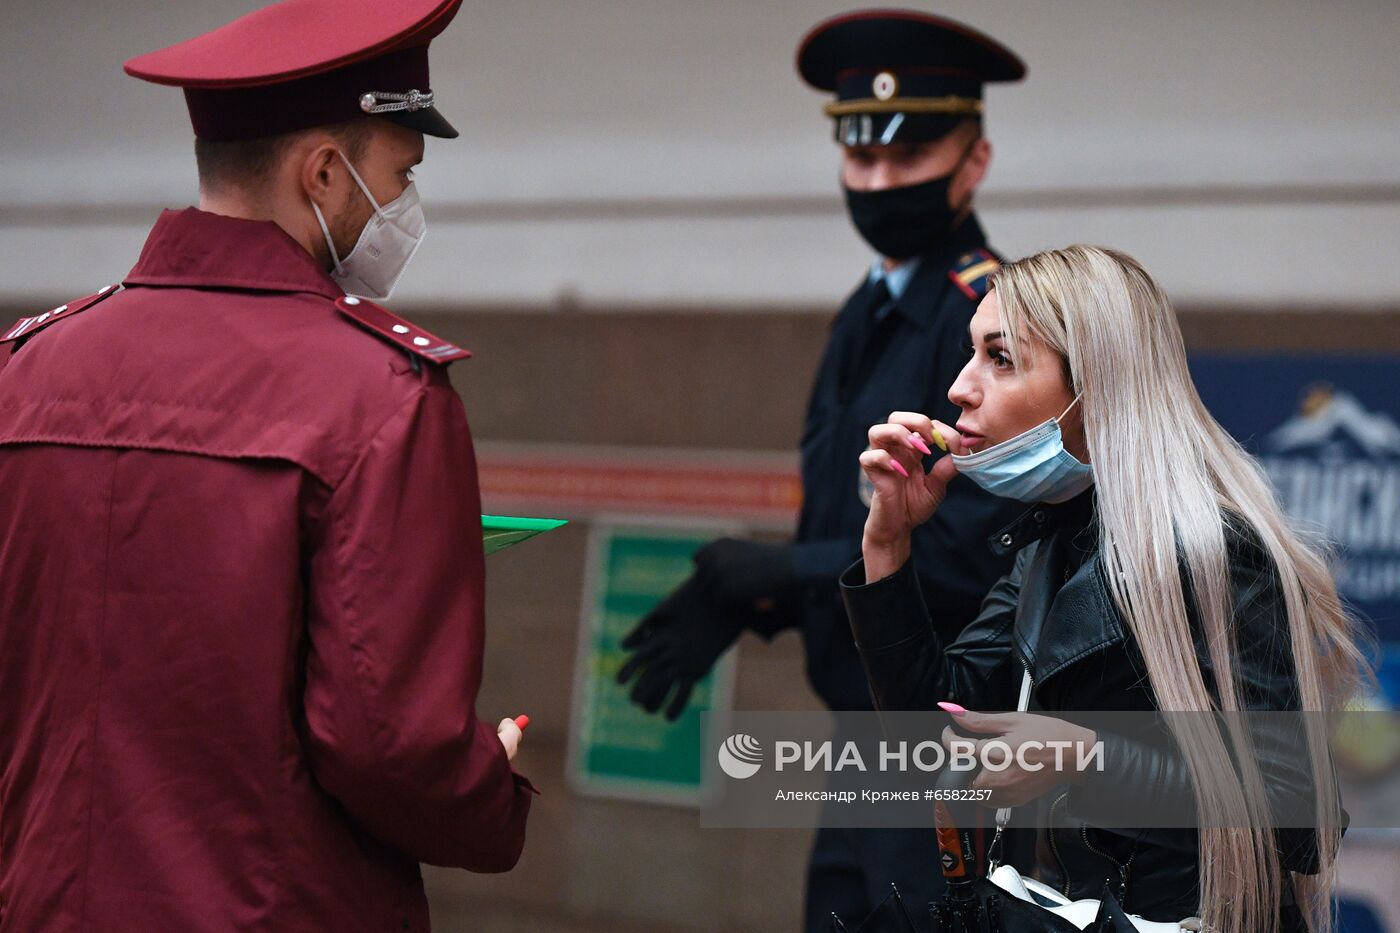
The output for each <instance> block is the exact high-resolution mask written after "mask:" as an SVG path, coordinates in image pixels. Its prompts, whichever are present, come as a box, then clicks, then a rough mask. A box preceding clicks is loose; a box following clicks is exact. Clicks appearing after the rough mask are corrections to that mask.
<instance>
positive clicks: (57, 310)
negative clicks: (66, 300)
mask: <svg viewBox="0 0 1400 933" xmlns="http://www.w3.org/2000/svg"><path fill="white" fill-rule="evenodd" d="M67 310H68V306H67V305H59V306H58V307H57V308H54V309H53V310H52V311H50V312H49V313H50V314H62V313H63V312H64V311H67Z"/></svg>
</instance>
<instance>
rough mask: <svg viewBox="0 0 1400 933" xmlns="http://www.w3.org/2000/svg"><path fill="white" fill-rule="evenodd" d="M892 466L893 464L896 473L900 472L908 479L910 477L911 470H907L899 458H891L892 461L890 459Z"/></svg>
mask: <svg viewBox="0 0 1400 933" xmlns="http://www.w3.org/2000/svg"><path fill="white" fill-rule="evenodd" d="M890 466H891V467H892V468H893V469H894V471H895V472H896V473H898V474H899V475H900V476H902V477H904V478H905V479H908V478H909V471H908V470H906V469H904V465H903V464H901V463H900V462H899V461H898V460H891V461H890Z"/></svg>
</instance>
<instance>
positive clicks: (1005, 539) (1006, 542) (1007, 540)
mask: <svg viewBox="0 0 1400 933" xmlns="http://www.w3.org/2000/svg"><path fill="white" fill-rule="evenodd" d="M1015 540H1016V539H1015V538H1013V537H1011V535H1002V536H1001V545H1002V547H1011V542H1012V541H1015Z"/></svg>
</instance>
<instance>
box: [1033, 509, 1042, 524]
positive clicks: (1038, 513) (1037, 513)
mask: <svg viewBox="0 0 1400 933" xmlns="http://www.w3.org/2000/svg"><path fill="white" fill-rule="evenodd" d="M1031 518H1033V519H1035V521H1036V524H1038V525H1043V524H1045V510H1044V509H1036V510H1035V514H1034V515H1032V516H1031Z"/></svg>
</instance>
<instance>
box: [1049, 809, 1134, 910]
mask: <svg viewBox="0 0 1400 933" xmlns="http://www.w3.org/2000/svg"><path fill="white" fill-rule="evenodd" d="M1079 838H1080V839H1082V840H1083V841H1084V848H1086V849H1088V850H1089V851H1090V852H1093V853H1094V854H1095V855H1097V856H1099V857H1100V858H1102V859H1107V860H1108V863H1109V864H1110V865H1112V866H1113V867H1114V868H1116V869H1118V906H1119V907H1122V908H1123V909H1124V910H1127V909H1128V872H1129V870H1130V869H1131V868H1132V865H1133V856H1134V855H1137V847H1136V846H1135V847H1134V848H1133V851H1132V853H1131V854H1130V855H1129V856H1128V860H1127V861H1126V862H1119V861H1118V860H1117V859H1116V858H1114V857H1113V856H1111V855H1109V854H1108V853H1107V852H1104V851H1102V850H1100V849H1099V848H1098V847H1097V846H1095V845H1094V844H1093V843H1092V842H1090V841H1089V827H1087V826H1080V827H1079ZM1065 893H1066V894H1068V893H1069V892H1065Z"/></svg>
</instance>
